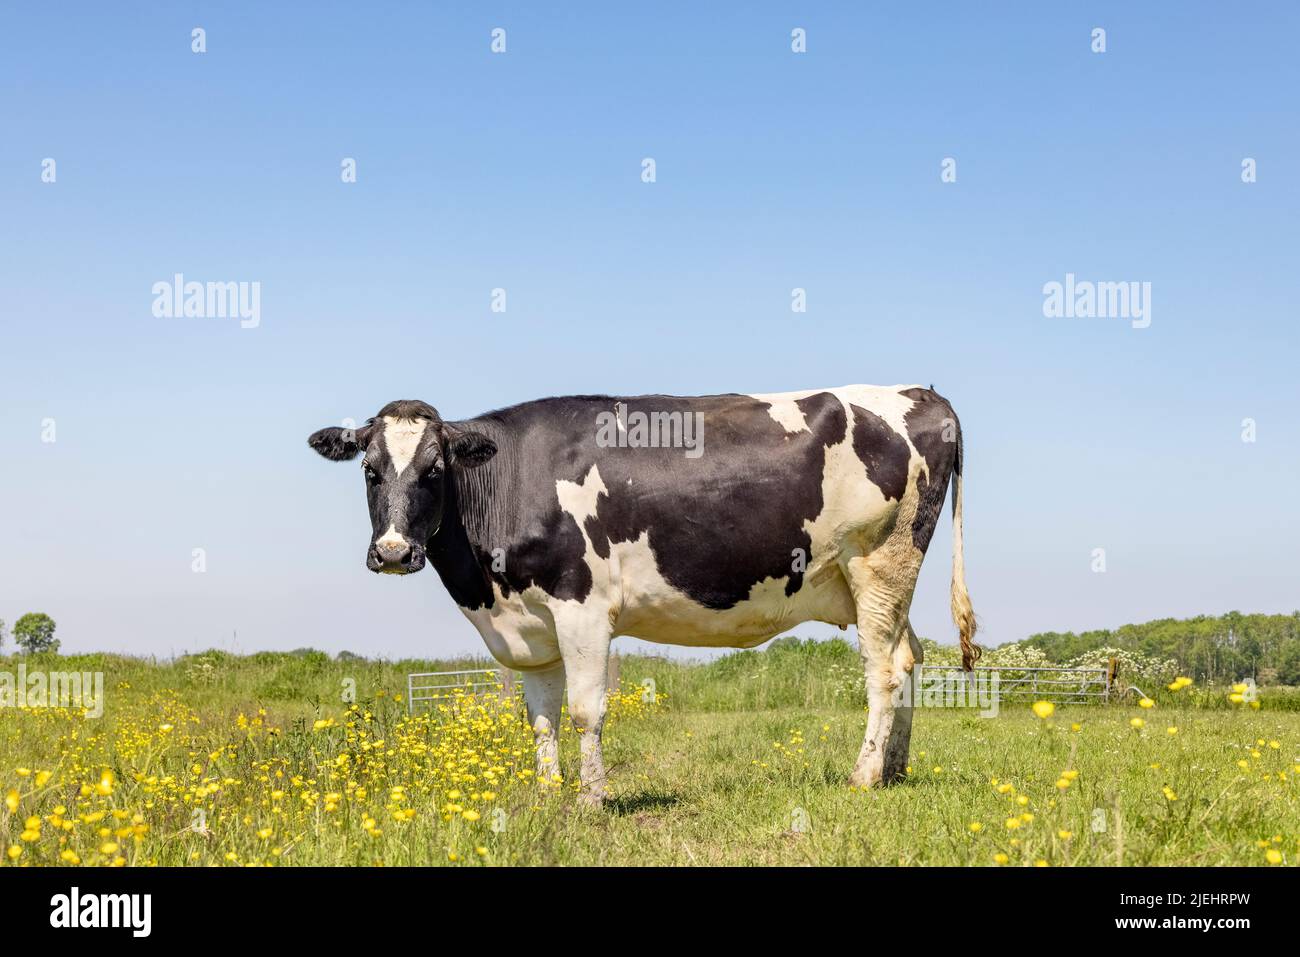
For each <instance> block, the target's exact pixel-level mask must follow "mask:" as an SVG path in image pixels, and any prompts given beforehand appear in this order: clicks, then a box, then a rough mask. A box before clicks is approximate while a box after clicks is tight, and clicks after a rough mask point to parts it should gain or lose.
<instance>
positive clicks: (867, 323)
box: [0, 2, 1300, 657]
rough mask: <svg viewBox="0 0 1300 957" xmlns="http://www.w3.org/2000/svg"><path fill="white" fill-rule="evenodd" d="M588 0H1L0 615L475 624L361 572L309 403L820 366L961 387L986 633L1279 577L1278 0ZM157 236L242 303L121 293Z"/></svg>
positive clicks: (186, 634)
mask: <svg viewBox="0 0 1300 957" xmlns="http://www.w3.org/2000/svg"><path fill="white" fill-rule="evenodd" d="M616 6H617V5H612V4H594V3H592V4H584V3H573V4H564V5H562V6H561V5H554V8H553V9H550V10H544V9H543V8H542V7H543V5H540V4H469V3H465V4H437V5H435V4H430V3H409V4H392V5H386V6H385V7H384V8H382V9H376V8H375V7H374V6H369V5H356V4H342V3H336V4H331V3H323V4H316V5H313V6H312V7H311V8H310V10H308V9H307V8H301V9H300V8H293V9H290V8H289V6H288V5H273V4H254V3H223V4H220V5H212V4H198V3H174V2H172V3H158V4H149V3H141V4H129V5H111V6H106V5H103V4H89V3H86V4H74V5H67V6H66V7H60V8H58V9H51V8H48V6H46V5H23V6H21V7H19V6H16V5H8V6H6V7H5V8H4V9H3V10H0V123H2V124H3V133H2V134H0V263H3V265H2V266H0V296H2V299H0V303H2V304H3V311H2V315H3V319H2V320H0V321H2V322H3V332H2V335H0V348H2V349H3V353H2V354H3V358H4V361H3V363H2V364H0V399H2V401H0V437H3V440H4V447H5V454H4V457H3V463H4V466H3V468H0V618H3V619H5V620H7V621H8V622H9V623H10V624H12V622H13V621H14V620H15V619H16V618H17V617H18V616H19V615H20V614H22V613H23V612H26V611H32V610H41V611H45V612H48V613H49V614H51V615H52V616H53V617H54V618H55V619H56V620H57V621H58V623H59V635H60V637H61V638H62V639H63V642H64V647H65V649H68V650H88V649H106V650H114V651H126V652H131V653H137V654H159V655H168V654H172V653H177V652H182V651H186V650H194V649H200V648H205V647H211V646H217V647H225V648H233V649H238V650H245V651H247V650H256V649H262V648H293V647H298V646H302V645H313V646H316V647H320V648H324V649H327V650H331V651H337V650H339V649H343V648H347V649H350V650H353V651H355V652H360V653H365V654H369V655H384V656H389V657H395V656H399V655H408V654H409V655H429V656H434V655H445V654H450V653H455V652H462V651H473V650H479V649H481V647H482V646H481V643H480V642H479V639H478V637H477V635H476V634H475V633H474V631H473V630H472V629H471V628H470V626H469V625H468V624H467V623H466V622H465V621H464V620H463V619H462V618H461V617H460V615H459V613H458V612H457V611H456V609H455V607H454V605H453V604H452V603H451V600H450V599H449V598H448V597H447V596H446V594H445V593H444V592H443V590H442V588H441V585H440V583H439V582H438V581H437V579H436V577H435V576H434V575H432V574H429V573H426V574H422V575H420V576H418V577H415V578H411V579H405V580H402V579H393V578H389V577H382V578H381V577H377V576H374V575H371V574H370V573H369V572H367V571H366V570H365V569H364V568H363V565H362V558H363V553H364V548H365V545H366V543H367V541H368V535H369V523H368V520H367V517H366V512H365V507H364V501H363V493H362V489H361V482H360V479H359V478H358V476H357V474H356V469H355V468H353V467H344V466H331V465H330V464H329V463H326V462H323V461H322V460H320V459H319V458H317V457H316V456H315V455H314V454H312V453H311V452H310V451H309V450H308V449H307V447H306V445H305V442H304V439H305V438H306V436H307V434H308V433H309V432H311V431H313V430H314V429H316V428H319V427H321V426H324V425H330V424H337V423H338V422H340V421H341V420H343V419H344V418H345V417H352V418H354V419H357V420H361V419H363V418H364V417H366V416H368V415H371V414H373V413H374V412H375V411H376V410H377V409H378V408H379V407H380V406H381V405H382V404H383V403H384V402H386V401H388V400H390V399H393V398H399V397H403V398H421V399H424V400H426V401H428V402H431V403H432V404H434V405H435V406H437V407H438V408H439V409H440V410H441V411H442V412H443V414H444V415H445V416H447V417H449V418H456V417H467V416H471V415H473V414H476V413H478V412H481V411H485V410H487V409H490V408H495V407H498V406H502V405H506V404H509V403H513V402H516V401H521V400H525V399H529V398H536V397H540V396H545V395H555V394H565V393H586V392H609V393H614V394H620V393H621V394H639V393H647V392H669V393H678V394H696V393H716V392H725V391H744V392H758V391H783V390H793V389H803V388H809V387H814V386H832V385H841V384H845V383H850V382H874V383H894V382H922V383H926V384H929V383H934V385H935V386H936V387H937V388H938V389H939V391H940V392H942V393H943V394H945V395H946V396H947V397H948V398H949V399H950V400H951V401H952V402H953V404H954V406H955V407H956V409H957V411H958V413H959V414H960V415H961V417H962V424H963V429H964V432H965V437H966V559H967V570H968V578H969V582H970V589H971V594H972V597H973V600H974V603H975V607H976V610H977V612H978V613H979V615H980V618H981V621H982V627H983V638H984V639H985V640H986V641H989V642H991V643H999V642H1002V641H1008V640H1014V639H1017V638H1020V637H1023V636H1025V635H1027V634H1029V633H1031V632H1034V631H1039V630H1048V629H1054V630H1067V629H1073V630H1078V629H1084V628H1091V627H1105V626H1115V625H1119V624H1122V623H1124V622H1127V621H1134V620H1145V619H1149V618H1154V617H1161V616H1167V615H1172V616H1187V615H1193V614H1197V613H1202V612H1205V613H1218V612H1222V611H1226V610H1229V609H1239V610H1242V611H1248V610H1249V611H1267V612H1290V611H1292V610H1294V609H1295V608H1296V607H1297V606H1300V598H1298V597H1297V588H1296V582H1297V572H1298V571H1300V567H1298V565H1300V562H1298V560H1297V558H1296V555H1297V551H1296V549H1295V547H1294V541H1295V539H1296V536H1297V534H1298V533H1300V506H1298V505H1297V502H1296V496H1295V495H1294V494H1293V493H1292V492H1291V488H1292V486H1293V485H1294V484H1295V476H1296V474H1297V471H1300V468H1298V467H1300V452H1298V451H1297V449H1298V448H1300V427H1298V426H1297V424H1296V416H1295V413H1296V408H1297V399H1298V398H1300V387H1297V385H1296V377H1295V369H1294V367H1295V361H1296V350H1295V342H1296V321H1297V318H1298V317H1297V303H1298V302H1300V297H1298V295H1297V293H1298V292H1300V290H1298V289H1297V283H1298V277H1300V270H1298V269H1297V255H1296V254H1297V243H1296V237H1295V228H1296V223H1297V221H1298V219H1300V216H1298V214H1300V186H1298V185H1297V184H1298V183H1300V176H1298V175H1297V170H1296V159H1297V156H1300V133H1298V127H1297V124H1296V116H1297V106H1300V104H1298V103H1297V100H1298V99H1300V61H1298V60H1297V59H1296V57H1295V56H1294V50H1293V38H1294V36H1295V34H1296V29H1297V26H1300V22H1298V21H1300V12H1297V8H1296V7H1295V6H1294V5H1292V4H1281V3H1279V4H1263V5H1260V6H1257V7H1252V8H1251V10H1250V11H1249V12H1246V11H1242V10H1238V9H1236V8H1232V7H1226V6H1223V5H1220V4H1208V3H1207V4H1194V3H1192V4H1177V5H1167V6H1162V5H1157V4H1142V5H1132V4H1120V3H1114V4H1082V3H1067V4H1055V3H1054V4H1043V3H1027V4H1016V5H1010V4H1008V5H999V6H997V7H996V8H988V7H985V6H977V5H973V4H955V3H954V4H928V5H925V6H924V7H915V6H905V5H884V4H880V5H876V4H850V3H841V4H827V3H818V4H794V3H788V4H744V5H743V6H742V5H740V4H735V5H709V6H708V7H703V8H702V5H698V4H685V3H681V4H674V3H664V4H656V5H653V6H651V7H646V6H635V7H633V6H628V7H627V8H626V9H625V10H622V9H616ZM724 7H730V9H724ZM1134 7H1138V8H1137V9H1135V8H1134ZM994 9H995V10H996V13H994V12H993V10H994ZM194 27H202V28H204V29H205V30H206V41H207V52H206V53H203V54H195V53H193V52H192V51H191V30H192V29H193V28H194ZM496 27H501V28H504V29H505V30H506V38H507V50H506V52H505V53H504V54H493V53H492V52H491V51H490V49H489V44H490V33H491V31H492V30H493V28H496ZM796 27H801V28H804V29H805V30H806V31H807V47H808V50H807V52H806V53H804V54H795V53H793V52H792V51H791V48H790V32H791V30H792V29H794V28H796ZM1095 27H1102V28H1104V29H1105V30H1106V46H1107V49H1106V52H1105V53H1100V54H1098V53H1093V52H1092V51H1091V49H1090V44H1091V38H1090V34H1091V31H1092V30H1093V29H1094V28H1095ZM345 157H352V158H355V160H356V162H357V182H356V183H343V182H342V181H341V177H340V164H341V162H342V160H343V159H344V158H345ZM646 157H652V158H653V159H654V160H655V163H656V173H657V180H656V182H654V183H645V182H642V180H641V168H642V167H641V164H642V160H643V158H646ZM945 157H952V158H954V159H955V160H956V163H957V181H956V182H955V183H943V182H941V180H940V164H941V162H942V161H943V160H944V158H945ZM1246 157H1250V158H1253V159H1255V161H1256V163H1257V170H1258V181H1257V182H1254V183H1250V184H1247V183H1243V182H1242V178H1241V164H1242V160H1243V159H1244V158H1246ZM46 158H53V159H54V160H55V161H56V164H57V167H56V170H57V179H56V181H55V182H54V183H44V182H42V179H41V174H42V161H43V160H44V159H46ZM176 273H183V274H184V275H185V276H186V277H187V278H188V279H196V280H200V281H208V280H212V281H236V282H241V281H242V282H259V283H260V284H261V313H260V324H259V325H258V327H257V328H255V329H241V328H240V326H239V323H238V321H236V320H230V319H224V320H223V319H160V318H156V317H155V316H154V315H153V314H152V311H151V306H152V302H153V296H152V293H151V287H152V286H153V284H154V283H155V282H159V281H170V280H171V277H172V276H173V275H174V274H176ZM1066 273H1074V274H1075V275H1077V276H1078V277H1079V278H1081V279H1090V280H1096V281H1141V282H1150V283H1151V289H1152V293H1151V318H1152V322H1151V325H1150V327H1149V328H1145V329H1134V328H1132V327H1131V325H1130V323H1128V322H1127V321H1125V320H1122V319H1114V318H1111V319H1102V318H1094V319H1065V318H1047V317H1045V316H1044V314H1043V293H1042V288H1043V285H1044V284H1045V283H1047V282H1051V281H1063V280H1064V278H1065V275H1066ZM498 287H500V288H504V289H506V291H507V303H508V306H507V311H506V312H505V313H494V312H492V311H491V310H490V308H489V305H490V296H491V291H492V289H494V288H498ZM794 287H801V288H804V289H806V290H807V298H808V311H807V312H806V313H803V314H796V313H792V312H791V309H790V296H791V289H792V288H794ZM1246 418H1251V419H1254V420H1255V423H1256V429H1257V438H1256V441H1255V442H1253V443H1248V442H1243V441H1242V421H1243V419H1246ZM47 419H53V420H54V422H55V428H56V441H54V442H53V443H50V442H43V441H42V423H43V421H44V420H47ZM949 541H950V531H949V528H948V526H947V522H946V519H945V521H944V524H942V525H941V526H940V529H939V531H938V532H937V533H936V537H935V541H934V546H933V548H932V549H931V554H930V556H929V558H928V560H927V562H926V566H925V569H924V570H923V572H922V577H921V583H920V586H919V588H918V590H917V595H916V599H915V602H914V605H913V612H912V620H913V622H914V623H915V624H916V626H917V629H918V631H920V632H921V633H922V634H924V635H928V636H930V637H934V638H937V639H939V640H943V641H949V640H952V636H953V634H954V632H953V628H952V625H951V622H950V621H949V619H948V613H947V600H946V591H947V579H948V568H949V544H948V543H949ZM195 548H203V549H205V551H206V560H207V571H206V572H204V573H203V574H196V573H194V572H193V571H192V570H191V563H192V558H191V556H192V550H193V549H195ZM1095 548H1104V549H1105V551H1106V571H1105V572H1104V573H1097V572H1094V571H1093V570H1092V563H1093V550H1094V549H1095ZM829 630H830V629H829V628H828V627H827V626H820V625H811V626H807V627H806V628H804V629H800V633H803V634H809V635H822V634H826V633H828V632H829ZM236 635H237V637H236ZM620 644H626V640H625V639H620Z"/></svg>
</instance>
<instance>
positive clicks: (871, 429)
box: [852, 405, 912, 501]
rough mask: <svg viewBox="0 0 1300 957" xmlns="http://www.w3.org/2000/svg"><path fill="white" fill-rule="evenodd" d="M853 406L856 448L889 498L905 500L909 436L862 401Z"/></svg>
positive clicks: (868, 469) (858, 454)
mask: <svg viewBox="0 0 1300 957" xmlns="http://www.w3.org/2000/svg"><path fill="white" fill-rule="evenodd" d="M852 409H853V451H854V452H855V453H857V456H858V458H859V459H861V460H862V464H863V465H865V466H866V467H867V477H868V478H870V479H871V481H873V482H874V483H876V485H877V486H879V488H880V491H882V492H883V493H884V494H885V498H887V499H888V498H892V499H894V500H895V501H901V500H902V498H903V493H904V492H905V491H907V468H908V463H909V462H910V461H911V459H912V450H911V449H910V448H909V447H908V445H907V440H906V439H905V438H903V437H902V436H901V435H899V434H898V433H897V432H895V431H894V430H893V429H892V428H890V427H889V423H888V422H886V421H885V420H884V419H882V418H881V417H880V416H878V415H876V414H875V413H874V412H868V411H867V410H866V409H864V408H862V407H861V406H859V405H855V406H852Z"/></svg>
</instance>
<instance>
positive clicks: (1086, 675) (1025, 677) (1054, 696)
mask: <svg viewBox="0 0 1300 957" xmlns="http://www.w3.org/2000/svg"><path fill="white" fill-rule="evenodd" d="M921 671H922V672H923V674H924V675H925V676H927V679H926V680H935V679H934V678H933V676H934V675H935V674H936V673H937V674H938V675H940V676H942V677H941V678H940V679H939V680H941V681H942V682H943V683H944V684H951V685H953V686H960V684H962V683H964V682H972V683H973V685H974V686H975V687H981V688H994V687H995V688H996V693H997V695H998V697H999V698H1033V699H1034V700H1036V701H1052V702H1055V703H1056V704H1086V703H1088V702H1100V703H1102V704H1105V703H1107V702H1109V701H1110V700H1111V698H1112V697H1115V696H1118V695H1119V694H1122V693H1123V689H1121V688H1120V687H1119V686H1118V685H1117V684H1116V678H1117V675H1118V668H1117V667H1116V665H1115V663H1114V662H1112V663H1111V665H1110V666H1109V667H1106V668H1022V667H1019V666H1013V667H1009V668H993V667H988V668H975V669H973V672H972V673H971V674H970V677H967V672H965V671H963V670H962V669H961V668H959V667H957V666H956V665H951V666H949V665H922V666H921ZM994 682H996V684H994Z"/></svg>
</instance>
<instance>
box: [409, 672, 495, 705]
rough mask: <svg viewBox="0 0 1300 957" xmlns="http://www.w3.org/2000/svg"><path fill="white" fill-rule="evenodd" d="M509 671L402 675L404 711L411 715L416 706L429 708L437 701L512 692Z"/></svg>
mask: <svg viewBox="0 0 1300 957" xmlns="http://www.w3.org/2000/svg"><path fill="white" fill-rule="evenodd" d="M513 679H514V676H513V675H512V674H511V673H510V672H500V671H491V670H488V669H485V668H478V669H476V670H474V671H422V672H417V673H415V674H410V675H407V676H406V711H407V713H408V714H415V710H416V707H417V706H418V705H420V704H425V705H426V706H429V707H432V706H433V705H435V704H437V703H438V702H439V701H450V700H451V699H453V698H460V697H470V696H473V695H478V694H485V693H490V692H496V691H500V692H501V693H502V695H503V696H505V697H508V696H510V695H513V694H514V692H515V688H514V685H515V682H514V680H513Z"/></svg>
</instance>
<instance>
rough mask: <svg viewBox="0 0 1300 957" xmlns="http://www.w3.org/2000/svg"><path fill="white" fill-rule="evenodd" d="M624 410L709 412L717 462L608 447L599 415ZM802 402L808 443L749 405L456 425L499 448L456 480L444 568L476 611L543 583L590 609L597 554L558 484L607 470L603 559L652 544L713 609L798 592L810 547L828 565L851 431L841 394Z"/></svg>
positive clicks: (558, 407)
mask: <svg viewBox="0 0 1300 957" xmlns="http://www.w3.org/2000/svg"><path fill="white" fill-rule="evenodd" d="M616 402H620V403H623V405H624V407H625V409H626V415H627V416H629V417H630V416H631V415H632V414H633V413H636V412H645V413H651V412H654V413H666V414H669V415H672V414H679V415H681V416H685V415H688V414H689V415H694V414H695V413H699V414H701V415H702V416H703V433H702V435H703V454H702V455H700V456H699V457H698V458H688V457H687V456H686V454H685V451H686V450H685V449H683V448H681V447H666V448H618V447H605V448H602V447H599V446H598V445H597V442H596V436H597V431H598V421H599V418H598V417H599V416H600V415H601V413H609V412H613V411H614V410H615V403H616ZM797 404H798V406H799V409H800V410H801V411H802V413H803V415H804V418H805V421H806V422H807V426H808V428H807V430H806V431H800V432H796V433H787V432H786V430H785V428H784V427H783V426H782V425H781V424H780V423H778V422H777V421H776V420H775V419H773V418H772V416H771V415H770V414H769V412H768V408H769V406H768V404H767V403H765V402H761V401H759V400H757V399H753V398H751V397H749V396H743V395H720V396H700V397H689V398H684V397H678V396H641V397H636V398H626V399H615V398H613V397H610V396H572V397H567V398H559V399H542V400H539V401H537V402H528V403H524V404H523V405H519V406H514V407H512V408H509V409H503V410H501V411H499V412H494V413H490V414H488V415H486V416H482V417H480V418H478V419H474V420H471V421H467V422H460V423H451V425H452V426H454V427H457V428H469V429H474V430H475V431H478V432H482V433H483V434H484V435H486V436H487V437H488V438H489V439H491V440H492V441H493V442H494V443H495V444H496V446H497V447H498V450H499V451H498V453H497V455H496V456H495V457H493V458H492V460H491V461H489V462H487V463H486V464H484V465H483V466H481V467H480V468H477V469H474V470H473V471H469V472H457V473H455V475H454V480H453V484H454V486H455V488H454V490H449V496H450V497H449V499H448V502H447V508H446V514H445V516H444V520H443V528H442V531H441V532H440V533H439V534H438V535H437V536H435V541H433V542H430V544H429V549H428V553H429V558H430V561H431V563H432V564H433V565H434V567H435V568H436V569H437V570H438V573H439V575H440V576H441V577H442V579H443V582H444V583H445V584H446V586H447V589H448V591H449V592H450V593H451V595H452V597H453V598H454V599H455V600H456V602H457V603H458V604H460V605H462V606H465V607H468V608H478V607H483V606H490V605H491V603H492V590H491V583H492V582H496V583H497V584H498V585H499V586H500V587H501V589H502V592H503V593H505V594H510V593H511V592H514V591H521V590H523V589H524V588H527V587H528V586H529V585H536V586H538V587H540V588H541V589H543V590H544V591H546V592H547V593H548V594H550V595H552V596H554V597H556V598H561V599H573V600H577V601H582V600H584V599H585V598H586V597H587V595H588V594H590V592H591V586H592V581H591V571H590V569H589V568H588V567H587V564H586V562H585V561H584V560H583V556H584V554H585V548H586V543H585V541H584V538H583V535H582V530H580V529H579V528H578V526H577V523H576V522H575V520H574V519H573V517H572V516H571V515H570V514H568V513H567V512H564V511H563V510H562V509H561V508H560V504H559V499H558V496H557V493H556V482H557V481H567V482H573V483H576V484H581V483H583V482H584V481H585V480H586V479H587V477H588V475H589V473H590V472H591V468H592V466H593V465H595V466H597V468H598V471H599V474H600V477H601V479H602V481H603V482H604V485H605V489H606V491H605V493H603V494H601V495H599V496H598V498H597V501H596V511H595V514H594V515H592V516H590V517H589V518H588V519H587V520H586V522H585V531H586V533H587V535H588V536H589V537H590V539H591V542H592V546H593V548H594V549H595V550H596V552H597V553H598V554H599V555H600V556H601V557H602V558H606V557H608V555H609V543H610V542H631V541H636V540H638V539H640V538H641V537H642V536H643V535H644V536H646V537H647V541H648V545H649V548H650V550H651V552H652V554H653V555H654V559H655V562H656V564H657V566H658V567H659V569H660V571H661V573H662V574H663V576H664V578H665V579H666V580H667V581H668V582H669V583H670V584H671V585H673V587H675V588H677V589H679V590H680V591H682V592H683V593H685V594H686V595H687V596H689V597H690V598H691V599H693V600H694V601H696V602H698V603H699V604H701V605H703V606H705V607H707V608H714V609H725V608H731V607H733V606H735V605H736V604H737V603H738V602H740V601H743V600H745V599H747V598H748V597H749V594H750V591H751V589H752V588H753V587H754V586H755V585H756V584H758V583H759V582H761V581H763V580H765V579H768V578H777V579H779V578H785V579H787V581H786V586H785V592H786V594H787V595H792V594H794V593H795V592H797V591H798V590H799V588H800V587H801V586H802V584H803V574H802V573H801V572H796V571H794V570H793V565H794V563H795V558H796V554H795V552H796V549H801V550H802V554H803V555H804V556H805V557H806V560H807V561H808V562H811V561H812V560H813V558H814V556H813V555H812V554H811V552H812V542H811V539H810V537H809V535H808V533H807V532H806V531H804V527H803V526H804V523H805V522H806V521H810V520H812V519H814V518H816V517H817V515H818V514H820V512H821V510H822V505H823V503H822V474H823V471H824V466H825V460H826V449H827V447H828V446H830V445H834V444H837V443H839V442H842V441H843V440H844V437H845V435H846V432H847V427H848V420H847V416H846V414H845V411H844V407H843V405H842V404H841V403H840V401H839V400H838V399H837V398H836V397H835V396H833V395H831V394H830V393H829V392H819V393H816V394H814V395H810V396H807V397H806V398H803V399H800V400H798V403H797ZM497 550H499V551H497ZM494 552H495V554H494ZM494 558H497V559H499V561H498V562H497V566H496V568H495V569H494V567H493V560H494Z"/></svg>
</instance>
